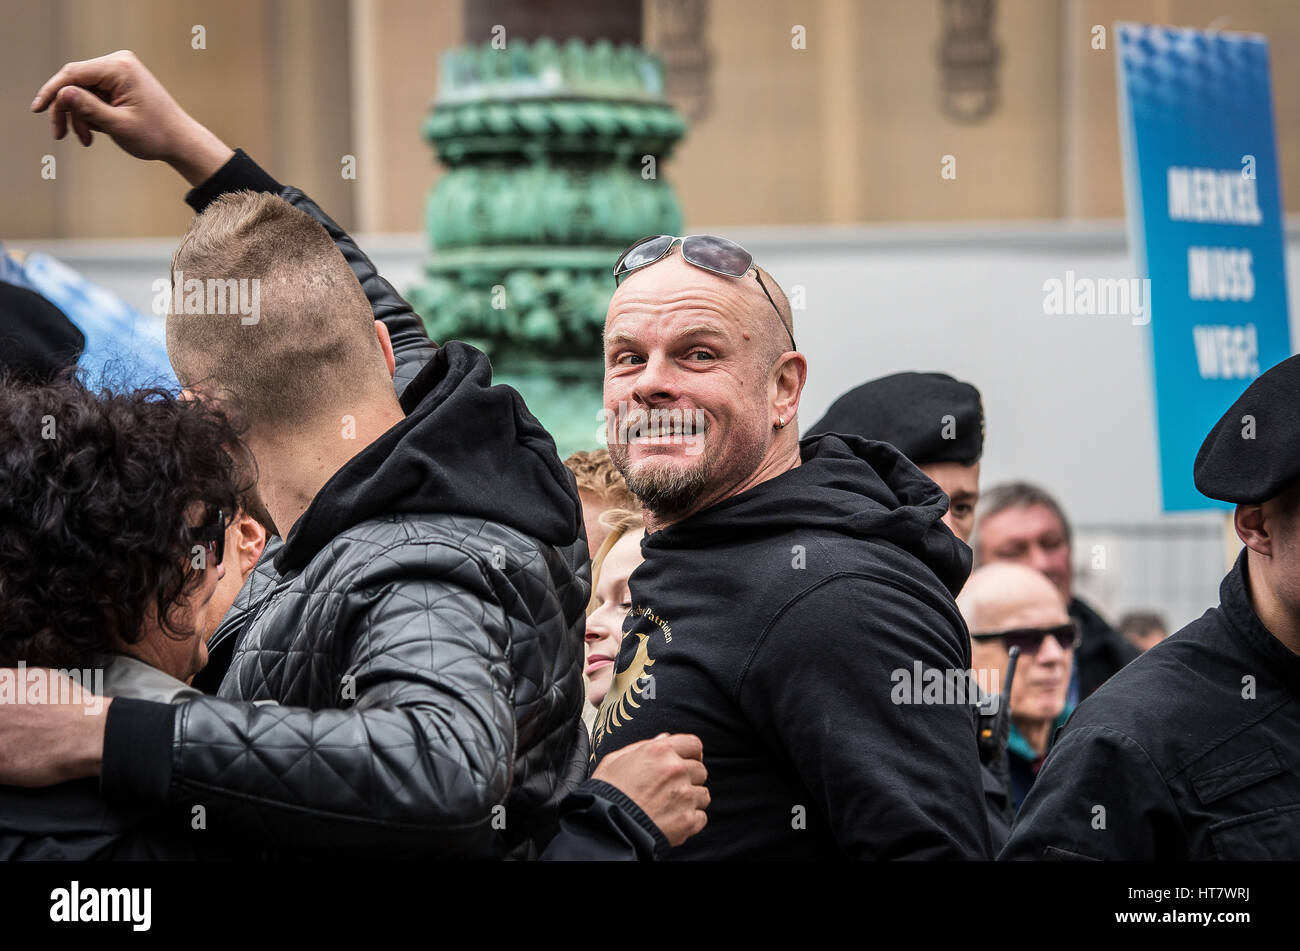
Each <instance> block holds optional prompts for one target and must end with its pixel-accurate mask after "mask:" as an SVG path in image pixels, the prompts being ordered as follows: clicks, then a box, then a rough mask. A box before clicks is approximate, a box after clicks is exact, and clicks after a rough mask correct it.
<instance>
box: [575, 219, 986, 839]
mask: <svg viewBox="0 0 1300 951" xmlns="http://www.w3.org/2000/svg"><path fill="white" fill-rule="evenodd" d="M615 276H616V278H617V279H618V280H620V281H621V285H620V286H619V288H618V290H617V291H616V292H615V294H614V297H613V300H612V301H611V303H610V307H609V312H608V316H607V319H606V324H605V410H606V414H607V416H608V418H609V419H610V420H625V419H626V420H631V421H632V422H631V424H630V425H627V426H613V425H611V427H610V435H611V436H612V437H613V438H611V440H610V455H611V457H612V458H613V459H614V461H615V464H616V465H617V466H618V468H619V470H620V471H622V473H623V474H624V476H625V477H626V479H627V484H628V486H629V488H631V489H632V491H633V492H634V493H636V494H637V496H638V497H639V499H640V500H641V502H642V504H643V506H644V510H645V517H646V526H647V532H648V533H647V537H646V539H645V541H644V542H643V552H644V555H645V561H644V562H643V563H642V565H641V566H640V567H638V568H637V569H636V571H635V572H633V574H632V576H631V579H630V582H629V587H630V592H631V610H630V611H629V614H628V618H627V620H626V622H625V625H624V632H625V636H624V640H623V645H622V649H621V651H620V653H619V655H618V658H617V661H616V664H615V671H616V672H615V680H614V683H613V685H612V686H611V689H610V690H609V692H608V694H607V696H606V698H605V701H604V703H603V704H602V706H601V710H600V713H599V716H598V718H597V722H596V727H595V731H594V733H595V737H594V741H595V758H596V761H597V762H600V761H601V760H603V759H604V758H605V757H607V756H609V755H611V754H612V753H615V752H616V751H618V750H619V749H621V748H623V747H625V746H626V745H627V744H630V743H634V742H637V741H639V740H642V739H645V738H648V737H653V736H656V735H657V734H659V733H662V732H677V731H688V732H691V733H694V734H696V735H698V736H699V737H700V739H701V741H702V742H703V747H704V762H705V765H706V766H707V768H708V773H709V789H710V795H711V801H710V804H709V807H708V816H709V821H708V825H707V826H706V827H705V828H704V829H703V831H701V832H699V833H698V834H697V835H695V836H693V837H692V838H691V839H688V840H687V841H686V842H685V843H684V844H683V845H681V846H678V847H677V848H675V849H673V850H671V851H670V852H669V855H668V857H669V858H680V859H688V858H690V859H748V858H762V859H816V858H833V857H854V858H864V859H886V858H889V859H893V858H912V859H918V858H986V857H988V855H989V852H990V845H989V834H988V828H987V825H986V822H985V817H984V810H983V804H982V793H981V782H980V773H979V758H978V754H977V748H976V735H975V718H974V715H973V708H972V707H971V706H969V705H968V704H963V703H935V704H917V705H908V704H899V703H896V702H895V701H894V699H893V698H892V696H891V693H892V689H891V688H892V686H893V681H892V679H891V677H892V675H893V674H895V673H896V672H897V671H900V670H903V671H911V670H913V669H914V664H917V663H919V664H920V665H921V666H922V667H924V668H938V669H940V670H960V671H965V670H967V669H968V667H969V664H970V646H969V641H968V639H967V636H966V631H965V628H964V626H963V624H962V620H961V616H960V614H959V613H958V611H957V606H956V604H955V603H954V601H953V594H954V593H955V592H956V591H958V590H959V589H960V588H961V585H962V583H963V582H964V581H965V580H966V576H967V574H968V573H969V570H970V551H969V549H968V548H967V547H966V546H965V545H963V544H962V543H961V542H959V541H958V540H957V539H956V538H955V537H954V536H953V534H952V532H951V531H949V530H948V529H947V528H946V527H945V526H944V525H943V523H942V517H943V514H944V511H945V508H946V499H945V498H944V496H943V493H942V492H941V491H940V490H939V489H938V487H937V486H935V484H934V483H933V482H931V481H930V480H929V479H927V478H926V477H925V476H924V475H923V474H922V473H921V472H920V470H918V469H917V468H916V467H915V466H914V465H912V464H911V463H910V462H908V461H907V459H906V458H905V457H904V456H903V455H902V454H901V453H899V452H898V451H897V450H896V449H894V448H893V447H892V446H890V445H888V444H885V443H880V442H871V441H868V440H865V439H862V438H858V437H851V436H850V437H843V436H836V435H824V436H821V437H816V438H810V439H808V440H805V441H804V442H803V443H800V442H799V439H798V435H797V434H798V425H797V421H796V420H797V414H798V411H799V400H800V396H801V394H802V391H803V386H804V381H805V378H806V375H807V361H806V360H805V358H804V356H803V355H802V354H801V353H799V352H798V350H797V349H796V347H795V343H794V332H793V322H792V319H791V313H790V308H789V304H788V302H787V300H786V297H785V295H784V294H783V293H782V292H781V290H780V288H779V286H777V284H776V282H775V281H774V280H773V279H772V277H771V275H769V274H767V273H766V272H764V271H762V270H761V269H759V268H756V267H754V266H753V261H752V257H751V256H750V255H749V254H748V252H746V251H745V250H744V249H743V248H740V247H739V246H738V245H735V244H734V243H733V242H730V241H727V240H726V239H722V238H716V237H712V236H699V235H697V236H691V237H687V238H684V239H677V238H674V237H673V236H667V235H664V236H659V237H657V238H651V239H646V240H645V241H642V242H638V244H637V245H634V246H633V247H632V248H629V249H628V251H627V252H625V254H624V255H623V257H622V258H620V261H619V264H618V265H616V267H615Z"/></svg>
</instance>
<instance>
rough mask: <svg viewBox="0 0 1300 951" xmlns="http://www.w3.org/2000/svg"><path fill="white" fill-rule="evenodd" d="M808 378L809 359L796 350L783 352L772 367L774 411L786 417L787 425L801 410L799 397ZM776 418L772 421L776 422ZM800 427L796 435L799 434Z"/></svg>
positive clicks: (771, 388)
mask: <svg viewBox="0 0 1300 951" xmlns="http://www.w3.org/2000/svg"><path fill="white" fill-rule="evenodd" d="M807 379H808V360H807V358H806V357H805V356H804V355H803V354H802V353H799V352H798V351H796V350H791V351H788V352H787V353H783V354H782V355H781V356H780V357H779V358H778V359H777V361H776V364H775V365H774V366H773V367H772V382H771V385H770V387H769V389H770V390H771V392H772V400H773V407H772V412H773V413H774V414H775V415H776V416H777V417H782V416H784V417H785V422H786V425H787V426H788V425H790V424H791V423H793V422H794V420H795V416H796V414H797V413H798V412H799V398H800V396H801V395H802V394H803V385H804V382H805V381H806V380H807ZM776 421H777V420H776V419H773V420H772V423H773V424H775V423H776ZM798 432H799V430H798V428H796V429H795V435H796V436H797V435H798Z"/></svg>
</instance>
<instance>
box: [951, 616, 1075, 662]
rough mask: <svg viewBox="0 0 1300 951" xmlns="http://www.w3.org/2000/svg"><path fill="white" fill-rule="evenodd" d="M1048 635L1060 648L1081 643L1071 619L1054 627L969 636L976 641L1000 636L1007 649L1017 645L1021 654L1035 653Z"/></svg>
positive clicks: (1067, 648) (1069, 648)
mask: <svg viewBox="0 0 1300 951" xmlns="http://www.w3.org/2000/svg"><path fill="white" fill-rule="evenodd" d="M1049 637H1054V638H1056V643H1058V644H1060V645H1061V650H1067V651H1068V650H1074V649H1075V648H1076V647H1078V646H1079V645H1080V644H1081V643H1083V634H1082V633H1080V631H1079V626H1078V625H1077V624H1075V623H1074V622H1073V621H1070V622H1069V623H1068V624H1060V625H1057V626H1056V627H1020V628H1016V629H1015V630H1011V631H995V632H993V633H991V634H972V635H971V638H972V639H973V640H977V641H991V640H993V639H994V638H1001V640H1002V642H1003V643H1004V644H1006V646H1007V650H1011V648H1013V647H1019V648H1020V653H1022V654H1037V653H1038V649H1039V648H1040V647H1042V646H1043V641H1044V640H1046V639H1047V638H1049Z"/></svg>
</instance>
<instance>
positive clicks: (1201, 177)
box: [1115, 23, 1292, 512]
mask: <svg viewBox="0 0 1300 951" xmlns="http://www.w3.org/2000/svg"><path fill="white" fill-rule="evenodd" d="M1115 26H1116V34H1117V37H1118V44H1117V55H1116V69H1117V71H1118V73H1117V79H1118V86H1119V108H1120V134H1121V137H1122V140H1123V149H1124V191H1125V197H1126V204H1127V208H1128V225H1129V245H1130V248H1131V249H1132V252H1133V255H1134V259H1135V262H1136V264H1137V267H1138V272H1139V273H1140V274H1141V275H1143V276H1144V277H1147V278H1149V279H1150V282H1151V283H1150V299H1149V301H1148V306H1149V308H1150V310H1149V315H1150V332H1151V356H1152V361H1153V369H1154V374H1153V378H1154V380H1155V405H1156V430H1157V433H1158V436H1159V442H1160V481H1161V496H1162V499H1163V503H1164V509H1165V511H1167V512H1178V511H1192V510H1196V509H1208V508H1213V507H1221V503H1218V502H1214V501H1211V500H1210V499H1207V498H1206V497H1205V496H1203V495H1201V494H1200V493H1199V492H1197V491H1196V487H1195V486H1194V485H1193V484H1192V463H1193V461H1194V460H1195V458H1196V451H1197V449H1198V448H1200V445H1201V441H1202V440H1203V439H1204V438H1205V435H1206V434H1207V433H1208V432H1209V431H1210V428H1211V427H1212V426H1213V425H1214V423H1215V422H1217V421H1218V419H1219V417H1220V416H1221V415H1222V414H1223V412H1224V410H1226V409H1227V408H1228V406H1230V405H1231V404H1232V402H1233V401H1234V400H1235V399H1236V398H1237V397H1238V396H1240V395H1241V393H1242V391H1243V390H1245V388H1246V387H1247V386H1248V385H1249V384H1250V381H1251V380H1253V379H1254V378H1255V377H1256V376H1258V375H1259V374H1260V373H1261V372H1262V371H1264V370H1266V369H1268V368H1269V367H1270V366H1272V365H1273V364H1275V363H1277V362H1279V361H1280V360H1284V359H1286V358H1287V357H1289V356H1290V355H1291V353H1292V350H1291V332H1290V323H1289V320H1288V317H1287V292H1286V261H1285V247H1284V243H1283V231H1282V189H1281V180H1280V176H1279V172H1278V163H1277V142H1276V137H1275V135H1274V131H1273V96H1272V86H1271V82H1270V79H1269V56H1268V41H1267V40H1266V39H1265V38H1264V37H1262V36H1254V35H1245V34H1235V33H1204V32H1199V31H1196V30H1186V29H1176V28H1172V27H1156V26H1143V25H1139V24H1133V23H1117V24H1116V25H1115Z"/></svg>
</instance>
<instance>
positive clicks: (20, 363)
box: [0, 281, 86, 383]
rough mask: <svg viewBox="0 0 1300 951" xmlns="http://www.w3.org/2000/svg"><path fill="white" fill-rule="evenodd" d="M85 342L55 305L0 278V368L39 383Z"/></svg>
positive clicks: (68, 360) (72, 357)
mask: <svg viewBox="0 0 1300 951" xmlns="http://www.w3.org/2000/svg"><path fill="white" fill-rule="evenodd" d="M85 344H86V338H85V337H83V336H82V334H81V331H80V330H78V329H77V328H76V327H75V326H74V325H73V323H72V321H70V320H68V318H67V317H66V316H65V315H64V313H63V311H61V310H59V308H57V307H55V306H54V305H53V304H51V303H50V302H49V301H48V300H46V299H45V298H44V297H42V296H41V295H40V294H37V293H36V292H34V291H30V290H28V289H27V288H25V287H19V286H18V285H16V284H10V283H8V282H6V281H0V372H3V373H5V374H6V375H8V376H11V377H15V378H18V379H22V380H27V381H30V382H35V383H43V382H46V381H48V380H49V379H51V378H52V377H54V375H55V374H57V373H58V372H59V371H60V370H62V369H63V368H65V367H70V366H72V365H73V364H74V363H76V362H77V358H78V357H80V356H81V350H82V348H83V347H84V346H85Z"/></svg>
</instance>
